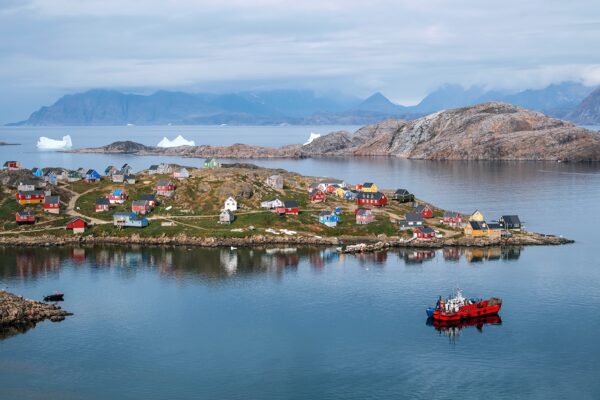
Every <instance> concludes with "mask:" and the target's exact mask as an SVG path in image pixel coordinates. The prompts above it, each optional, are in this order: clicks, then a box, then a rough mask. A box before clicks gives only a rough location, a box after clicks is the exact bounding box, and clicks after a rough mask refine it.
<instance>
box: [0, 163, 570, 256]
mask: <svg viewBox="0 0 600 400" xmlns="http://www.w3.org/2000/svg"><path fill="white" fill-rule="evenodd" d="M205 165H206V167H205V168H191V167H182V166H179V165H171V164H161V165H153V166H150V168H148V169H146V170H143V171H141V172H139V173H137V174H133V173H132V172H131V171H129V169H128V166H127V165H124V166H123V167H122V170H117V169H116V168H114V167H107V170H106V171H105V174H106V175H104V176H102V175H100V174H99V173H97V172H96V171H94V170H84V171H81V172H79V171H66V170H63V169H60V168H46V169H45V174H46V176H47V175H49V174H51V175H54V176H55V180H53V181H47V180H44V179H40V178H31V171H29V170H25V169H21V170H16V171H2V172H0V186H1V188H2V191H1V192H0V193H1V195H0V221H1V222H2V224H0V245H4V246H54V245H74V244H100V243H114V244H145V245H186V246H205V247H215V246H255V245H259V246H264V245H270V244H278V243H285V244H298V245H328V246H332V245H334V246H339V247H340V248H341V251H344V247H345V246H348V245H354V244H362V243H364V244H370V245H375V244H377V243H380V244H378V245H377V246H384V247H385V248H388V247H432V248H438V247H443V246H480V247H484V246H498V245H556V244H565V243H571V242H572V241H571V240H569V239H566V238H562V237H557V236H552V235H543V234H538V233H534V232H528V231H526V230H525V229H524V227H522V226H521V223H520V222H519V221H518V217H517V216H510V219H511V221H512V222H511V221H509V220H508V217H507V216H505V217H503V216H501V215H498V216H490V221H491V222H490V223H487V222H486V219H485V217H484V216H483V215H482V214H481V213H479V212H473V210H463V212H462V213H461V212H458V211H450V210H444V209H441V208H439V207H436V206H435V205H433V204H431V203H429V202H427V201H426V200H423V199H419V198H418V197H417V196H416V195H415V194H413V193H410V192H409V191H408V190H406V189H402V188H390V189H384V188H379V187H377V184H376V183H373V182H366V183H365V182H344V181H342V180H339V179H335V178H323V177H311V176H302V175H299V174H296V173H292V172H288V171H285V170H282V169H268V168H260V167H257V166H254V165H251V164H221V163H219V162H218V161H217V160H214V159H213V160H207V161H206V163H205ZM123 170H127V172H123ZM507 214H510V210H507ZM492 218H495V219H498V221H499V223H495V222H493V221H494V220H492ZM503 218H504V225H502V221H503ZM375 249H377V247H374V248H369V247H365V248H362V249H361V251H370V250H375Z"/></svg>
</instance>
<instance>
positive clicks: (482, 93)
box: [409, 82, 594, 118]
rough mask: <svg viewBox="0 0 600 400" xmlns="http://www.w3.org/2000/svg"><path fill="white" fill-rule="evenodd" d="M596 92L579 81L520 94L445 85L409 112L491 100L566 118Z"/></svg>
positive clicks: (529, 90) (524, 91)
mask: <svg viewBox="0 0 600 400" xmlns="http://www.w3.org/2000/svg"><path fill="white" fill-rule="evenodd" d="M593 90H594V88H593V87H588V86H584V85H582V84H580V83H576V82H563V83H560V84H553V85H550V86H547V87H545V88H543V89H528V90H523V91H520V92H516V93H510V92H502V91H497V90H490V91H486V90H484V89H482V88H480V87H472V88H469V89H465V88H463V87H462V86H458V85H444V86H442V87H441V88H439V89H438V90H436V91H434V92H432V93H431V94H429V95H428V96H426V97H425V98H424V99H423V100H422V101H421V102H420V103H419V104H418V105H416V106H414V107H410V108H409V110H410V111H413V112H415V113H430V112H435V111H439V110H445V109H451V108H457V107H467V106H471V105H474V104H478V103H483V102H488V101H501V102H504V103H509V104H513V105H516V106H519V107H524V108H528V109H531V110H536V111H541V112H543V113H545V114H548V115H550V116H553V117H557V118H563V117H564V116H565V115H567V114H568V113H569V112H570V111H572V110H573V109H574V108H575V107H577V105H578V104H579V103H580V102H581V101H582V100H583V99H584V98H585V97H586V96H587V95H589V94H590V93H591V92H592V91H593Z"/></svg>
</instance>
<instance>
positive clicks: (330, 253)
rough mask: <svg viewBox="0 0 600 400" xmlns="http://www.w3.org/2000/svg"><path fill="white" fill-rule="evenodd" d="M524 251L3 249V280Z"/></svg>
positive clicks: (227, 273)
mask: <svg viewBox="0 0 600 400" xmlns="http://www.w3.org/2000/svg"><path fill="white" fill-rule="evenodd" d="M521 251H523V249H522V248H520V247H488V248H446V249H438V250H433V249H397V250H394V251H389V252H385V251H381V252H374V253H364V254H360V253H359V254H352V255H349V254H339V253H338V252H337V251H336V250H335V249H333V248H306V247H301V248H296V247H281V248H251V249H247V248H240V249H229V248H218V249H203V248H185V247H140V246H130V247H119V246H95V247H94V246H90V247H73V248H68V247H66V248H0V262H1V263H2V264H1V267H0V279H2V280H7V279H17V280H27V279H32V278H35V277H37V276H49V275H52V274H58V273H59V271H60V268H61V267H63V266H65V265H70V266H72V267H75V268H79V267H81V266H83V265H89V266H90V268H92V269H93V270H96V271H101V270H104V269H115V270H117V271H118V273H119V275H120V276H122V277H124V278H132V277H135V275H136V274H137V273H139V271H140V270H141V269H152V270H156V271H157V272H158V273H159V274H161V275H164V276H165V277H170V278H174V279H189V278H190V277H191V278H200V279H209V280H210V279H227V278H231V277H235V276H237V277H239V276H244V275H248V274H257V273H267V274H273V275H275V276H279V275H282V274H283V272H285V271H293V270H295V269H297V268H298V266H299V265H300V263H301V262H303V260H304V261H305V262H307V264H308V265H310V267H311V268H312V269H313V270H314V271H320V270H322V269H323V268H326V267H327V266H328V265H340V266H343V265H345V264H346V261H348V260H352V261H354V262H357V263H358V264H359V265H360V266H365V267H368V266H371V265H379V266H384V265H386V264H387V261H388V257H390V256H392V255H393V254H396V255H397V257H398V259H399V260H400V261H401V262H403V263H404V264H405V265H412V264H423V263H426V262H429V261H431V260H434V259H435V257H436V254H437V255H439V254H441V256H442V257H443V259H444V260H445V261H453V262H458V261H460V260H461V259H464V260H466V261H467V262H469V263H481V262H484V261H485V262H489V261H511V260H516V259H518V258H519V257H520V255H521Z"/></svg>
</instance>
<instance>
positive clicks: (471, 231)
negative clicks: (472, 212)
mask: <svg viewBox="0 0 600 400" xmlns="http://www.w3.org/2000/svg"><path fill="white" fill-rule="evenodd" d="M487 230H488V227H487V224H486V223H485V221H471V220H469V222H467V225H466V226H465V229H464V232H465V236H467V237H481V236H487Z"/></svg>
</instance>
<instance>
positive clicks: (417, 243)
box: [0, 233, 574, 252]
mask: <svg viewBox="0 0 600 400" xmlns="http://www.w3.org/2000/svg"><path fill="white" fill-rule="evenodd" d="M569 243H574V240H571V239H567V238H563V237H559V236H552V235H542V234H537V233H528V234H526V235H518V236H513V237H510V238H501V239H484V238H475V239H472V238H466V237H459V238H443V239H434V240H402V239H400V238H398V237H387V236H385V235H379V236H365V237H358V236H340V237H331V238H326V237H309V236H279V237H273V236H265V235H253V236H249V237H243V238H219V237H193V236H192V237H190V236H186V235H177V236H170V237H169V236H160V237H141V236H139V235H131V236H127V237H115V236H93V235H89V236H81V237H77V236H74V237H56V236H51V235H43V236H29V237H26V236H16V237H0V246H20V247H50V246H71V245H93V244H116V245H149V246H195V247H230V246H236V247H254V246H265V245H281V244H289V245H305V246H342V247H344V246H346V248H345V249H344V250H342V251H344V252H356V251H361V252H363V251H369V249H371V248H372V251H376V250H381V249H384V248H393V247H404V248H443V247H492V246H554V245H562V244H569ZM351 246H359V247H357V249H360V250H350V251H348V248H351V249H352V248H353V247H351ZM365 246H366V247H365Z"/></svg>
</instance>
